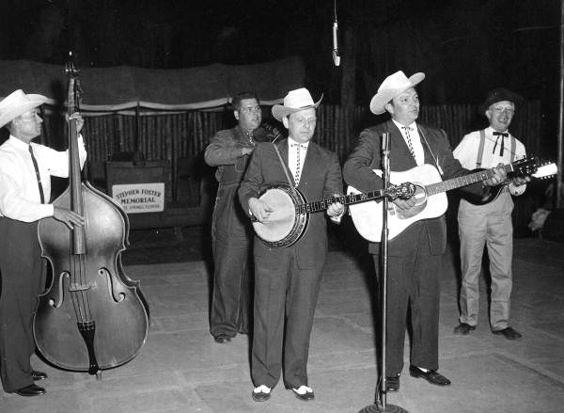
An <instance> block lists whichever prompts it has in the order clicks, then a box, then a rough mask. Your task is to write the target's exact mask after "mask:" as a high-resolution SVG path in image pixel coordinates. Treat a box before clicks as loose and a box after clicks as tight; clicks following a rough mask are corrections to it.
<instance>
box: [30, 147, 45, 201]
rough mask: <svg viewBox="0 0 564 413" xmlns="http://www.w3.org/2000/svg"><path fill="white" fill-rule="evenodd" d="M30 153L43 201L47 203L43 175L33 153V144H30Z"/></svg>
mask: <svg viewBox="0 0 564 413" xmlns="http://www.w3.org/2000/svg"><path fill="white" fill-rule="evenodd" d="M28 148H29V154H30V155H31V161H32V162H33V167H34V168H35V177H36V178H37V186H38V187H39V197H40V198H41V203H42V204H44V203H45V195H44V194H43V186H42V185H41V175H39V167H38V166H37V159H35V155H34V154H33V149H32V147H31V145H29V146H28Z"/></svg>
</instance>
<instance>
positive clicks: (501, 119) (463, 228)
mask: <svg viewBox="0 0 564 413" xmlns="http://www.w3.org/2000/svg"><path fill="white" fill-rule="evenodd" d="M520 100H521V98H520V96H519V95H517V94H515V93H513V92H511V91H509V90H507V89H504V88H498V89H495V90H493V91H491V92H490V93H489V94H488V95H487V97H486V100H485V102H484V104H483V106H482V108H483V110H484V113H485V115H486V117H487V118H488V120H489V124H490V125H489V127H487V128H486V129H484V130H479V131H474V132H471V133H470V134H468V135H466V136H464V138H463V139H462V141H461V142H460V144H459V145H458V146H457V148H456V149H455V150H454V156H455V157H456V158H457V159H458V160H459V161H460V163H461V164H462V166H463V167H465V168H468V169H474V168H491V167H494V166H496V165H499V164H509V163H512V162H513V161H516V160H518V159H521V158H524V157H525V155H526V152H525V146H524V145H523V144H522V143H521V142H519V141H518V140H517V139H516V138H515V137H514V136H512V135H511V134H510V133H509V132H508V128H509V125H510V124H511V121H512V120H513V115H514V114H515V105H516V103H518V102H519V101H520ZM527 181H528V178H519V177H518V178H515V179H513V180H510V181H506V182H505V186H503V187H502V188H503V189H502V190H501V192H500V194H499V196H497V198H495V199H494V200H493V201H491V202H489V203H486V204H484V205H475V204H473V203H471V202H469V201H467V200H464V199H462V200H461V201H460V207H459V210H458V232H459V236H460V261H461V272H462V284H461V289H460V299H459V304H460V324H459V325H458V326H456V327H455V329H454V333H455V334H460V335H467V334H468V333H469V332H470V331H472V330H474V329H475V328H476V326H477V324H478V310H479V303H478V300H479V275H480V270H481V268H482V255H483V252H484V245H486V246H487V248H488V257H489V261H490V273H491V304H490V327H491V331H492V333H493V334H497V335H503V336H504V337H505V338H507V339H509V340H516V339H519V338H521V334H520V333H519V332H517V331H516V330H514V329H513V328H512V327H511V326H510V325H509V307H510V297H511V289H512V285H513V281H512V270H511V261H512V258H513V225H512V222H511V213H512V211H513V200H512V199H511V196H512V195H514V196H518V195H521V194H522V193H523V192H525V189H526V185H525V183H526V182H527Z"/></svg>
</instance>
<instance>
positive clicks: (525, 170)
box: [507, 156, 539, 178]
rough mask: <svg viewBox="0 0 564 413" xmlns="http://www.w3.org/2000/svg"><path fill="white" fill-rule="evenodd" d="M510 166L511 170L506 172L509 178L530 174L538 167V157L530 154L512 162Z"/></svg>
mask: <svg viewBox="0 0 564 413" xmlns="http://www.w3.org/2000/svg"><path fill="white" fill-rule="evenodd" d="M511 166H512V168H513V170H511V171H509V172H508V173H507V176H508V177H509V178H515V177H517V176H520V177H524V176H530V175H533V174H534V173H535V172H536V171H537V169H538V167H539V159H538V158H537V157H536V156H530V157H527V158H523V159H519V160H517V161H515V162H513V163H512V164H511Z"/></svg>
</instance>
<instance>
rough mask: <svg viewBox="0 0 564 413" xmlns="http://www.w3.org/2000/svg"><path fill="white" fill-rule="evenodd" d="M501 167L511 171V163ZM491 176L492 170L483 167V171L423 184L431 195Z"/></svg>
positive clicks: (481, 180)
mask: <svg viewBox="0 0 564 413" xmlns="http://www.w3.org/2000/svg"><path fill="white" fill-rule="evenodd" d="M503 169H505V171H506V172H511V171H513V165H511V164H509V165H504V166H503ZM492 176H494V172H493V171H492V170H491V169H484V170H483V171H478V172H474V173H471V174H468V175H464V176H460V177H458V178H453V179H448V180H446V181H441V182H436V183H434V184H431V185H427V186H425V188H426V189H427V194H428V195H429V196H431V195H435V194H440V193H442V192H446V191H450V190H451V189H456V188H460V187H463V186H467V185H472V184H475V183H477V182H483V181H486V180H488V179H490V178H491V177H492Z"/></svg>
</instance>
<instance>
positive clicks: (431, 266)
mask: <svg viewBox="0 0 564 413" xmlns="http://www.w3.org/2000/svg"><path fill="white" fill-rule="evenodd" d="M424 78H425V75H424V74H423V73H416V74H414V75H413V76H411V77H410V78H407V77H406V76H405V74H404V73H403V72H402V71H398V72H396V73H394V74H392V75H390V76H388V77H387V78H386V79H385V80H384V82H383V83H382V84H381V86H380V88H379V89H378V92H377V93H376V95H375V96H374V97H373V98H372V100H371V102H370V110H371V112H372V113H374V114H376V115H380V114H383V113H385V112H386V111H387V112H388V113H389V114H390V115H391V119H390V120H388V121H386V122H384V123H382V124H379V125H377V126H374V127H371V128H368V129H365V130H364V131H362V132H361V134H360V138H359V141H358V144H357V146H356V147H355V148H354V149H353V151H352V153H351V154H350V156H349V158H348V159H347V161H346V163H345V165H344V168H343V175H344V179H345V182H346V183H347V184H349V185H351V186H353V187H355V188H356V189H358V190H360V191H362V192H368V191H372V190H374V189H379V188H382V186H383V180H382V178H381V177H380V176H379V175H377V174H376V173H375V172H374V169H377V168H380V166H381V148H382V143H381V139H382V135H383V134H384V133H389V134H390V147H389V153H390V155H389V163H390V170H391V171H392V174H393V172H394V171H399V172H401V171H407V170H409V169H414V168H417V167H422V166H426V167H431V165H432V166H433V167H434V168H436V170H437V173H438V176H439V177H440V179H442V180H445V179H450V178H456V177H463V176H464V175H467V174H469V172H470V171H468V170H466V169H464V168H462V166H461V165H460V163H459V162H458V161H457V160H456V159H455V158H454V156H453V154H452V151H451V148H450V145H449V141H448V139H447V135H446V133H445V132H444V131H443V130H440V129H435V128H430V127H427V126H424V125H421V124H418V123H416V120H417V118H418V116H419V109H420V104H419V95H418V94H417V91H416V90H415V86H416V85H417V84H418V83H420V82H421V81H423V79H424ZM505 175H506V173H505V171H504V170H503V169H502V168H500V169H499V170H496V171H495V172H494V173H493V174H492V176H491V177H490V178H489V179H487V180H486V181H485V182H486V184H487V185H495V184H498V183H499V182H502V181H503V180H504V179H505ZM392 178H393V176H392ZM391 183H395V182H393V180H392V179H391ZM471 188H472V190H474V191H476V192H481V191H482V184H481V183H479V184H475V185H473V186H472V187H471ZM417 202H418V200H417V197H416V196H413V197H411V198H409V199H401V198H397V199H395V200H394V201H393V205H394V207H395V208H396V209H397V210H399V211H405V213H406V215H409V211H410V210H411V209H414V207H415V206H416V205H417ZM388 245H389V247H388V257H389V258H388V274H389V280H390V282H389V283H388V288H387V295H388V303H389V305H388V307H387V313H386V314H387V320H388V324H387V326H388V328H387V342H386V347H387V359H386V372H387V374H386V376H387V377H386V391H397V390H398V389H399V386H400V379H399V377H400V373H401V371H402V369H403V353H404V350H403V348H404V337H405V329H406V317H407V314H408V309H410V315H411V325H412V327H413V332H414V334H413V336H412V343H411V344H412V351H411V363H410V364H411V366H410V369H409V370H410V374H411V375H412V376H413V377H420V378H424V379H426V380H427V381H428V382H430V383H431V384H435V385H439V386H445V385H449V384H450V381H449V380H448V379H447V378H446V377H444V376H443V375H442V374H440V373H438V372H437V370H438V368H439V362H438V336H439V332H438V324H439V298H440V270H441V266H442V254H443V252H444V251H445V248H446V219H445V217H444V213H442V214H441V215H440V216H438V217H433V218H429V219H422V220H419V221H414V222H413V224H412V225H410V226H409V227H408V228H406V229H405V231H403V232H402V233H401V234H399V235H398V236H397V237H396V238H394V239H392V240H390V242H389V244H388ZM369 251H370V253H371V254H372V255H373V259H374V264H375V267H376V270H377V274H378V275H380V267H379V262H380V257H379V255H380V243H379V242H371V243H370V244H369Z"/></svg>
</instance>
